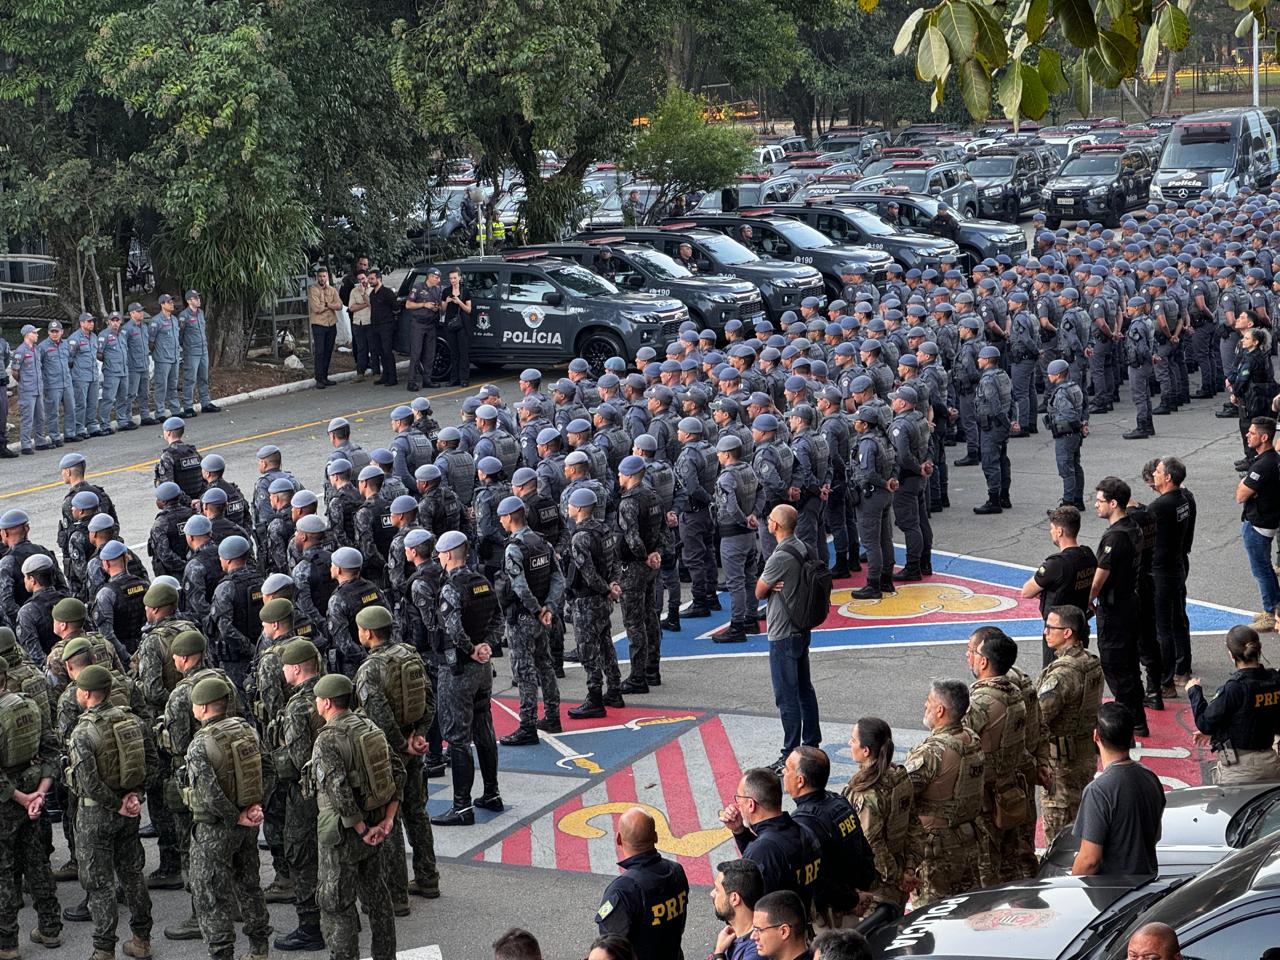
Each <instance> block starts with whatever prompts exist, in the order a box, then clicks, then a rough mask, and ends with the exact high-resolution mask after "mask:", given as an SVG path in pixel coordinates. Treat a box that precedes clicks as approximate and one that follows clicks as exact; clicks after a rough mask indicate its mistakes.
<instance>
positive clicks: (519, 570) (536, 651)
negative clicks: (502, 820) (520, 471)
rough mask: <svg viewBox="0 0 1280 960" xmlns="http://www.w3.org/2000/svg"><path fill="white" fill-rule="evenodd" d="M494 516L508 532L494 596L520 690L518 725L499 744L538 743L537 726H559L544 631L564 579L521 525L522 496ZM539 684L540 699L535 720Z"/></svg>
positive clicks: (546, 548) (547, 551)
mask: <svg viewBox="0 0 1280 960" xmlns="http://www.w3.org/2000/svg"><path fill="white" fill-rule="evenodd" d="M498 516H499V517H500V518H501V520H502V527H503V529H504V530H506V531H507V533H508V534H509V539H508V541H507V547H506V552H505V554H504V556H503V574H504V576H503V578H502V580H501V582H500V585H499V597H498V599H499V602H500V603H501V604H502V607H503V613H504V615H505V617H506V621H507V642H508V645H509V646H510V647H511V657H512V668H513V671H514V673H515V679H516V684H517V686H518V687H519V689H520V726H519V727H517V728H516V730H514V731H513V732H512V733H510V734H508V735H507V736H505V737H503V738H502V739H501V740H500V741H499V742H500V743H502V744H503V745H504V746H510V747H518V746H528V745H532V744H536V743H537V742H538V730H545V731H547V732H548V733H559V732H560V730H561V726H560V689H559V686H558V685H557V684H556V675H555V667H554V664H553V663H552V661H551V650H550V646H549V638H548V634H547V631H548V630H549V629H550V628H551V624H552V621H553V620H554V617H555V614H556V612H557V611H558V610H559V607H560V601H561V599H562V598H563V596H564V589H565V578H564V574H563V573H561V572H560V568H559V566H558V565H557V564H556V562H555V555H554V554H553V553H552V550H551V546H550V544H548V543H547V542H546V540H544V539H543V538H542V537H540V536H538V534H536V533H534V532H533V530H532V529H531V528H530V527H529V526H528V524H527V523H526V521H525V505H524V501H523V500H521V499H520V498H519V497H515V496H511V497H507V498H506V499H505V500H503V501H502V503H500V504H499V505H498ZM539 687H541V688H542V697H543V715H542V719H541V720H538V688H539Z"/></svg>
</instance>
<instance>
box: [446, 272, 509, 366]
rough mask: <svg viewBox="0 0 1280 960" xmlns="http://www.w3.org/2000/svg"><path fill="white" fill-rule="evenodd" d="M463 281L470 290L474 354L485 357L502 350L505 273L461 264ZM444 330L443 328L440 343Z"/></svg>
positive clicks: (472, 352) (495, 354) (493, 355)
mask: <svg viewBox="0 0 1280 960" xmlns="http://www.w3.org/2000/svg"><path fill="white" fill-rule="evenodd" d="M462 283H463V284H464V285H465V286H466V288H467V289H468V290H470V291H471V350H470V352H471V355H472V356H473V357H478V358H485V357H495V356H498V355H499V354H500V353H501V350H502V348H501V347H500V346H499V343H500V338H501V336H502V334H501V332H500V329H499V328H500V327H501V326H502V324H501V322H500V316H501V307H502V300H501V297H500V293H501V290H502V272H501V271H500V270H499V269H498V268H496V267H470V266H466V265H463V266H462ZM443 337H444V331H443V329H442V330H441V342H444V341H443Z"/></svg>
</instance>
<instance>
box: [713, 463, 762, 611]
mask: <svg viewBox="0 0 1280 960" xmlns="http://www.w3.org/2000/svg"><path fill="white" fill-rule="evenodd" d="M759 486H760V481H759V479H758V478H757V477H756V474H755V471H754V470H752V469H751V465H750V464H749V463H742V462H739V463H733V464H730V465H729V466H727V467H725V468H724V469H722V470H721V471H720V476H718V477H717V478H716V493H715V497H716V500H715V502H716V518H717V522H718V523H719V526H720V565H721V566H722V567H723V568H724V582H725V586H727V587H728V588H729V609H730V610H731V611H732V622H733V623H740V624H741V623H747V622H748V621H750V620H751V619H752V618H753V617H754V615H755V608H756V603H755V592H754V588H755V582H754V574H755V566H756V564H755V556H756V538H755V532H754V531H753V530H752V529H751V528H750V527H749V526H748V525H747V518H748V517H750V516H752V515H753V514H754V513H755V505H756V493H757V491H758V489H759Z"/></svg>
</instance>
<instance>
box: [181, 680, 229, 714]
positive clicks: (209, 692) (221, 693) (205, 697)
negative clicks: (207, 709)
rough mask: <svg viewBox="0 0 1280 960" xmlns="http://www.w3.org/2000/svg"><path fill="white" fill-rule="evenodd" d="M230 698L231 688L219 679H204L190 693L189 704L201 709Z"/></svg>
mask: <svg viewBox="0 0 1280 960" xmlns="http://www.w3.org/2000/svg"><path fill="white" fill-rule="evenodd" d="M229 696H231V686H230V685H229V684H228V683H227V682H226V681H225V680H223V679H222V678H221V677H205V678H204V679H203V680H201V681H200V682H199V683H197V684H196V685H195V687H194V689H192V691H191V702H192V703H194V704H196V705H197V706H201V707H203V706H204V705H205V704H207V703H213V702H215V701H217V700H225V699H226V698H227V697H229Z"/></svg>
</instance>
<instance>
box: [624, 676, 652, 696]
mask: <svg viewBox="0 0 1280 960" xmlns="http://www.w3.org/2000/svg"><path fill="white" fill-rule="evenodd" d="M618 690H619V691H620V692H622V693H648V692H649V684H648V683H647V682H646V681H645V679H644V677H642V676H640V677H627V679H625V680H623V681H622V686H621V687H619V688H618Z"/></svg>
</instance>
